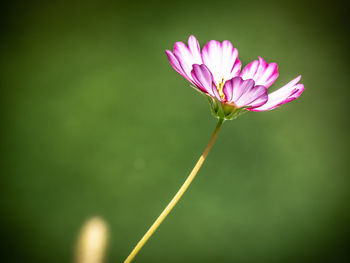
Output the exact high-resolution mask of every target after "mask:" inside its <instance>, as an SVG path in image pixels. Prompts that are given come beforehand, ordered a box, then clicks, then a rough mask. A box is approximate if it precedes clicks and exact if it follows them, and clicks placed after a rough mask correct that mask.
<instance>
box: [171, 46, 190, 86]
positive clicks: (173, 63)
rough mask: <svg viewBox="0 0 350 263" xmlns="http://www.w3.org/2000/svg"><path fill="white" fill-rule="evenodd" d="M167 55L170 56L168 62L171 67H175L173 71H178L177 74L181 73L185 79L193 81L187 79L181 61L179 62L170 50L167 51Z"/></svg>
mask: <svg viewBox="0 0 350 263" xmlns="http://www.w3.org/2000/svg"><path fill="white" fill-rule="evenodd" d="M165 53H166V55H167V56H168V60H169V63H170V65H171V66H172V67H173V69H175V70H176V72H177V73H179V74H180V75H181V76H183V77H184V78H186V79H187V80H188V81H191V82H192V80H191V79H190V78H189V77H187V75H186V74H185V72H184V71H183V69H182V67H181V65H180V63H179V61H178V60H177V58H176V57H175V56H174V54H173V53H172V52H171V51H170V50H165Z"/></svg>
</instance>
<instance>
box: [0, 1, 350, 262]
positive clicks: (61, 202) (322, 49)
mask: <svg viewBox="0 0 350 263" xmlns="http://www.w3.org/2000/svg"><path fill="white" fill-rule="evenodd" d="M2 13H3V14H2V20H3V23H2V24H3V26H2V28H1V44H0V45H1V56H2V60H1V75H2V76H1V85H2V95H1V103H0V105H1V133H2V135H1V149H2V150H1V152H2V158H1V162H2V169H1V193H0V208H1V221H0V223H1V239H2V241H3V244H2V250H3V252H2V254H1V255H2V258H3V259H4V260H3V262H71V261H72V257H73V251H74V245H75V240H76V235H77V233H78V231H79V229H80V227H81V225H82V224H83V223H84V221H85V220H86V219H88V218H89V217H91V216H95V215H98V216H101V217H102V218H104V219H105V220H106V222H107V223H108V225H109V229H110V239H109V247H108V252H107V262H121V261H122V260H123V259H124V258H125V257H126V256H127V255H128V253H129V252H130V251H131V249H132V247H133V246H134V245H135V244H136V242H137V241H138V240H139V238H140V237H141V236H142V235H143V234H144V232H145V231H146V230H147V228H148V227H149V226H150V225H151V223H152V222H153V220H154V219H155V218H156V217H157V216H158V214H159V213H160V212H161V210H162V209H163V208H164V206H165V205H166V204H167V203H168V202H169V200H170V198H171V197H172V196H173V195H174V193H175V192H176V191H177V189H178V188H179V187H180V185H181V184H182V182H183V181H184V179H185V178H186V176H187V175H188V173H189V171H190V170H191V168H192V166H193V165H194V163H195V162H196V160H197V158H198V157H199V155H200V154H201V152H202V150H203V149H204V147H205V145H206V143H207V141H208V139H209V137H210V135H211V132H212V130H213V129H214V127H215V125H216V120H215V119H214V118H213V117H212V116H211V115H210V111H209V107H208V105H207V101H206V100H205V99H204V98H203V97H201V96H200V95H199V94H198V93H196V92H195V91H194V90H193V89H191V88H190V87H189V85H188V83H187V82H186V81H185V80H184V79H183V78H182V77H181V76H179V75H178V74H177V73H176V72H175V71H174V70H173V69H172V68H171V67H170V65H169V64H168V61H167V59H166V56H165V53H164V50H165V49H172V46H173V44H174V42H176V41H186V40H187V37H188V36H189V35H190V34H194V35H195V36H197V38H198V39H199V41H200V43H201V45H202V46H203V45H204V44H205V43H206V42H207V41H209V40H211V39H217V40H224V39H227V40H230V41H231V42H232V43H233V44H234V46H235V47H237V48H238V49H239V52H240V59H241V60H242V62H243V64H244V65H245V64H247V63H249V62H250V61H251V60H253V59H256V58H257V57H258V56H262V57H264V58H265V59H266V60H267V61H270V62H272V61H275V62H277V63H278V64H279V69H280V70H279V71H280V77H279V79H278V80H277V82H276V84H275V85H274V86H273V87H272V88H271V89H276V88H278V87H280V86H281V85H283V84H284V83H286V82H288V81H289V80H291V79H292V78H294V77H295V76H297V75H298V74H302V76H303V78H302V83H304V84H305V92H304V94H303V95H302V96H301V97H300V98H299V99H298V100H296V101H294V102H292V103H290V104H288V105H284V106H283V107H281V108H279V109H276V110H274V111H270V112H262V113H247V114H244V115H242V116H241V117H240V118H238V119H237V120H235V121H231V122H227V123H225V125H224V127H223V129H222V132H221V134H220V135H219V137H218V140H217V141H216V144H215V147H214V148H213V150H212V152H211V153H210V155H209V157H208V159H207V162H206V163H205V164H204V166H203V168H202V170H201V171H200V173H199V174H198V177H197V178H196V180H195V181H194V183H193V185H192V186H191V187H190V189H189V191H188V192H187V193H186V194H185V195H184V197H183V199H182V200H181V202H180V203H179V204H178V206H177V207H176V208H175V210H174V211H173V212H172V213H171V214H170V216H169V217H168V218H167V220H166V221H165V222H164V223H163V224H162V225H161V227H160V228H159V230H158V231H157V232H156V234H155V235H154V236H153V237H152V238H151V240H150V242H149V243H148V244H147V245H146V246H145V247H144V249H143V250H142V251H141V252H140V254H139V255H138V256H137V258H136V260H135V262H238V263H240V262H247V263H250V262H252V263H253V262H254V263H255V262H257V263H258V262H346V255H347V242H350V238H349V232H350V231H349V230H350V227H349V224H348V222H349V219H350V212H349V211H350V210H349V201H348V200H349V183H350V179H349V176H348V175H349V174H348V171H349V169H348V168H349V167H348V147H349V141H348V120H349V119H348V110H347V104H348V98H349V95H350V92H349V89H350V87H349V83H348V76H349V51H348V46H349V41H348V37H347V35H348V27H349V23H348V22H347V18H346V16H347V15H348V10H347V9H346V8H345V6H344V5H343V4H342V2H339V1H338V2H337V1H332V2H327V3H323V2H319V1H313V2H305V1H265V2H264V1H255V2H253V1H236V2H235V1H220V0H217V1H183V0H179V1H172V2H156V1H147V2H146V1H145V2H142V1H140V2H137V1H119V2H104V1H96V2H93V1H81V2H78V1H66V2H64V1H59V2H52V1H48V2H47V3H39V2H33V1H12V2H10V3H7V4H6V5H3V7H2ZM348 259H349V258H348Z"/></svg>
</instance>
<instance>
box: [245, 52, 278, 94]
mask: <svg viewBox="0 0 350 263" xmlns="http://www.w3.org/2000/svg"><path fill="white" fill-rule="evenodd" d="M240 76H241V77H242V78H243V79H253V80H254V81H255V84H256V85H262V86H265V87H266V88H268V87H270V86H271V85H272V84H273V83H274V82H275V80H276V79H277V78H278V66H277V64H276V63H270V64H267V63H266V61H265V60H263V59H262V58H261V57H259V61H258V60H254V61H253V62H251V63H249V64H248V65H247V66H245V68H244V69H243V70H242V72H241V75H240Z"/></svg>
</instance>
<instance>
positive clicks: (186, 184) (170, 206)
mask: <svg viewBox="0 0 350 263" xmlns="http://www.w3.org/2000/svg"><path fill="white" fill-rule="evenodd" d="M223 122H224V120H223V119H219V122H218V124H217V125H216V128H215V130H214V132H213V135H212V136H211V138H210V140H209V143H208V145H207V147H205V150H204V152H203V154H202V155H201V157H199V160H198V161H197V163H196V165H195V166H194V167H193V169H192V172H191V173H190V175H189V176H188V177H187V179H186V181H185V182H184V184H183V185H182V186H181V188H180V189H179V190H178V191H177V193H176V195H175V196H174V197H173V199H172V200H171V201H170V203H169V204H168V205H167V206H166V208H165V209H164V210H163V212H162V213H161V214H160V215H159V217H158V218H157V219H156V221H154V223H153V225H152V226H151V227H150V228H149V229H148V231H147V232H146V234H145V235H144V236H143V237H142V238H141V240H140V241H139V242H138V243H137V245H136V246H135V248H134V249H133V250H132V251H131V253H130V254H129V256H128V257H127V258H126V259H125V261H124V263H129V262H131V261H132V260H133V259H134V257H135V256H136V255H137V253H138V252H139V251H140V250H141V248H142V247H143V246H144V245H145V244H146V242H147V241H148V239H149V238H150V237H151V236H152V234H153V233H154V232H155V231H156V230H157V228H158V227H159V225H160V224H161V223H162V222H163V220H164V219H165V218H166V217H167V215H168V214H169V213H170V211H171V210H172V209H173V208H174V206H175V205H176V203H177V202H178V201H179V200H180V198H181V196H182V195H183V194H184V193H185V191H186V190H187V188H188V187H189V186H190V184H191V182H192V181H193V179H194V178H195V176H196V174H197V172H198V171H199V169H200V168H201V166H202V164H203V163H204V161H205V158H206V157H207V155H208V153H209V151H210V149H211V147H212V146H213V144H214V142H215V139H216V136H217V135H218V133H219V131H220V128H221V126H222V124H223Z"/></svg>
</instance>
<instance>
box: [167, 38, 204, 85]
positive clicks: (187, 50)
mask: <svg viewBox="0 0 350 263" xmlns="http://www.w3.org/2000/svg"><path fill="white" fill-rule="evenodd" d="M174 55H175V57H176V59H177V60H178V62H179V64H180V66H181V68H182V70H183V72H184V73H185V75H186V76H187V79H190V80H191V79H192V77H191V70H192V65H193V64H203V63H202V57H201V54H200V46H199V43H198V41H197V39H196V38H195V37H194V36H190V37H189V38H188V46H186V44H184V43H182V42H176V43H175V44H174ZM180 74H181V73H180Z"/></svg>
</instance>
